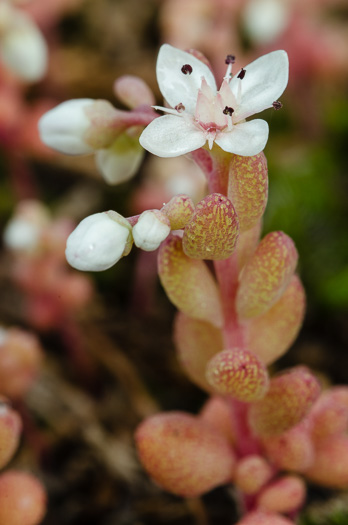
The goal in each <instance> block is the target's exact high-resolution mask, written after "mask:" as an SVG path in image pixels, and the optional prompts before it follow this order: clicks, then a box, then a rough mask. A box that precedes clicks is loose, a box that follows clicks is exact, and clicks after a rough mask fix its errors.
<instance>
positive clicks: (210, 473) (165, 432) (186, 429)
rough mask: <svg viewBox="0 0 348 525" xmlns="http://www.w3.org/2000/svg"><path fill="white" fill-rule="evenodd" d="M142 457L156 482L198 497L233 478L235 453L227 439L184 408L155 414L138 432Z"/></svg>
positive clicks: (169, 489)
mask: <svg viewBox="0 0 348 525" xmlns="http://www.w3.org/2000/svg"><path fill="white" fill-rule="evenodd" d="M135 441H136V445H137V450H138V454H139V457H140V461H141V462H142V464H143V466H144V467H145V469H146V470H147V471H148V473H149V474H150V476H151V477H152V478H153V479H154V481H155V482H156V483H158V484H159V485H161V486H162V487H163V488H164V489H166V490H168V491H169V492H172V493H174V494H177V495H179V496H184V497H196V496H200V495H201V494H204V493H205V492H208V491H209V490H211V489H213V488H214V487H217V486H218V485H222V484H224V483H227V482H228V481H230V480H231V479H232V476H233V470H234V465H235V457H234V453H233V450H232V447H231V446H230V445H229V443H228V441H227V439H225V438H224V437H223V436H221V435H220V434H218V433H217V432H216V431H215V430H214V429H213V428H212V427H210V426H209V425H208V424H207V423H205V422H204V421H202V420H201V419H200V418H198V417H195V416H191V415H189V414H185V413H184V412H167V413H162V414H156V415H154V416H151V417H150V418H148V419H146V420H145V421H144V422H143V423H141V425H140V426H139V427H138V429H137V431H136V435H135Z"/></svg>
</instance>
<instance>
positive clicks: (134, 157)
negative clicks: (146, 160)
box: [95, 133, 144, 184]
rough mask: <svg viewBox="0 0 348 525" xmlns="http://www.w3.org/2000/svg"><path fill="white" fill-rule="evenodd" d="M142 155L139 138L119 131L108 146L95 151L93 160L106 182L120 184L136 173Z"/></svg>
mask: <svg viewBox="0 0 348 525" xmlns="http://www.w3.org/2000/svg"><path fill="white" fill-rule="evenodd" d="M143 157H144V150H143V148H142V147H141V146H140V145H139V140H138V139H137V138H133V137H129V136H128V135H127V134H126V133H121V135H120V136H119V137H118V138H117V139H116V140H115V142H114V143H113V144H112V146H110V148H105V149H100V150H98V151H97V152H96V156H95V161H96V164H97V167H98V169H99V171H100V173H101V174H102V175H103V177H104V179H105V180H106V182H107V183H108V184H120V183H121V182H126V181H127V180H129V179H131V178H132V177H133V175H135V174H136V172H137V171H138V168H139V166H140V164H141V161H142V160H143Z"/></svg>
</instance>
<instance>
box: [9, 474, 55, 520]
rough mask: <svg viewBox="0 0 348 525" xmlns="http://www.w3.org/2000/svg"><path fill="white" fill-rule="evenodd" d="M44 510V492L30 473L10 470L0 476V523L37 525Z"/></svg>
mask: <svg viewBox="0 0 348 525" xmlns="http://www.w3.org/2000/svg"><path fill="white" fill-rule="evenodd" d="M45 511H46V493H45V491H44V489H43V487H42V485H41V483H40V482H39V481H38V480H37V479H36V478H35V477H34V476H32V475H31V474H27V473H25V472H19V471H15V470H10V471H8V472H5V474H2V475H1V476H0V523H1V524H4V525H5V524H6V525H39V523H41V521H42V519H43V517H44V515H45Z"/></svg>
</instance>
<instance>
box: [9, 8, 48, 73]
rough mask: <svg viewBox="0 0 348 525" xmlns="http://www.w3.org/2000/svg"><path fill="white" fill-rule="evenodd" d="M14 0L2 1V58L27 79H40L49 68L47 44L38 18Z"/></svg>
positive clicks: (14, 70)
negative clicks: (15, 3) (37, 23)
mask: <svg viewBox="0 0 348 525" xmlns="http://www.w3.org/2000/svg"><path fill="white" fill-rule="evenodd" d="M13 3H14V0H13V1H11V0H2V2H1V4H0V60H1V61H2V62H3V63H4V65H5V66H6V67H8V68H9V69H10V70H11V71H12V72H13V73H15V75H17V76H18V77H19V78H20V79H22V80H24V81H26V82H36V81H38V80H40V79H41V78H42V77H43V76H44V74H45V73H46V69H47V45H46V42H45V39H44V37H43V35H42V33H41V31H40V29H39V28H38V27H37V25H36V24H35V22H34V20H33V19H32V18H31V17H30V15H29V14H27V13H26V12H25V11H24V10H23V9H20V8H19V7H15V6H14V5H13Z"/></svg>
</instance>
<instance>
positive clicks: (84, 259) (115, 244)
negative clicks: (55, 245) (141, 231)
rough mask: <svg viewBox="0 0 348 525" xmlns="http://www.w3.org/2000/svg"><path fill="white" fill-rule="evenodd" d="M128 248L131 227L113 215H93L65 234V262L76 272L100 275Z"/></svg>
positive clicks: (125, 252) (112, 213)
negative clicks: (99, 273) (92, 272)
mask: <svg viewBox="0 0 348 525" xmlns="http://www.w3.org/2000/svg"><path fill="white" fill-rule="evenodd" d="M131 247H132V227H131V225H130V224H129V222H128V221H127V220H126V219H125V218H124V217H122V216H121V215H119V214H118V213H116V212H115V211H108V212H104V213H95V214H94V215H90V216H89V217H86V218H85V219H83V221H81V222H80V224H79V225H78V226H77V228H75V230H74V231H73V232H72V233H71V234H70V235H69V237H68V240H67V244H66V251H65V255H66V259H67V261H68V263H69V264H70V265H71V266H73V268H76V269H77V270H83V271H94V272H101V271H103V270H107V269H108V268H110V267H111V266H113V265H114V264H116V263H117V261H119V260H120V259H121V257H123V256H124V255H127V254H128V253H129V252H130V249H131Z"/></svg>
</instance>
